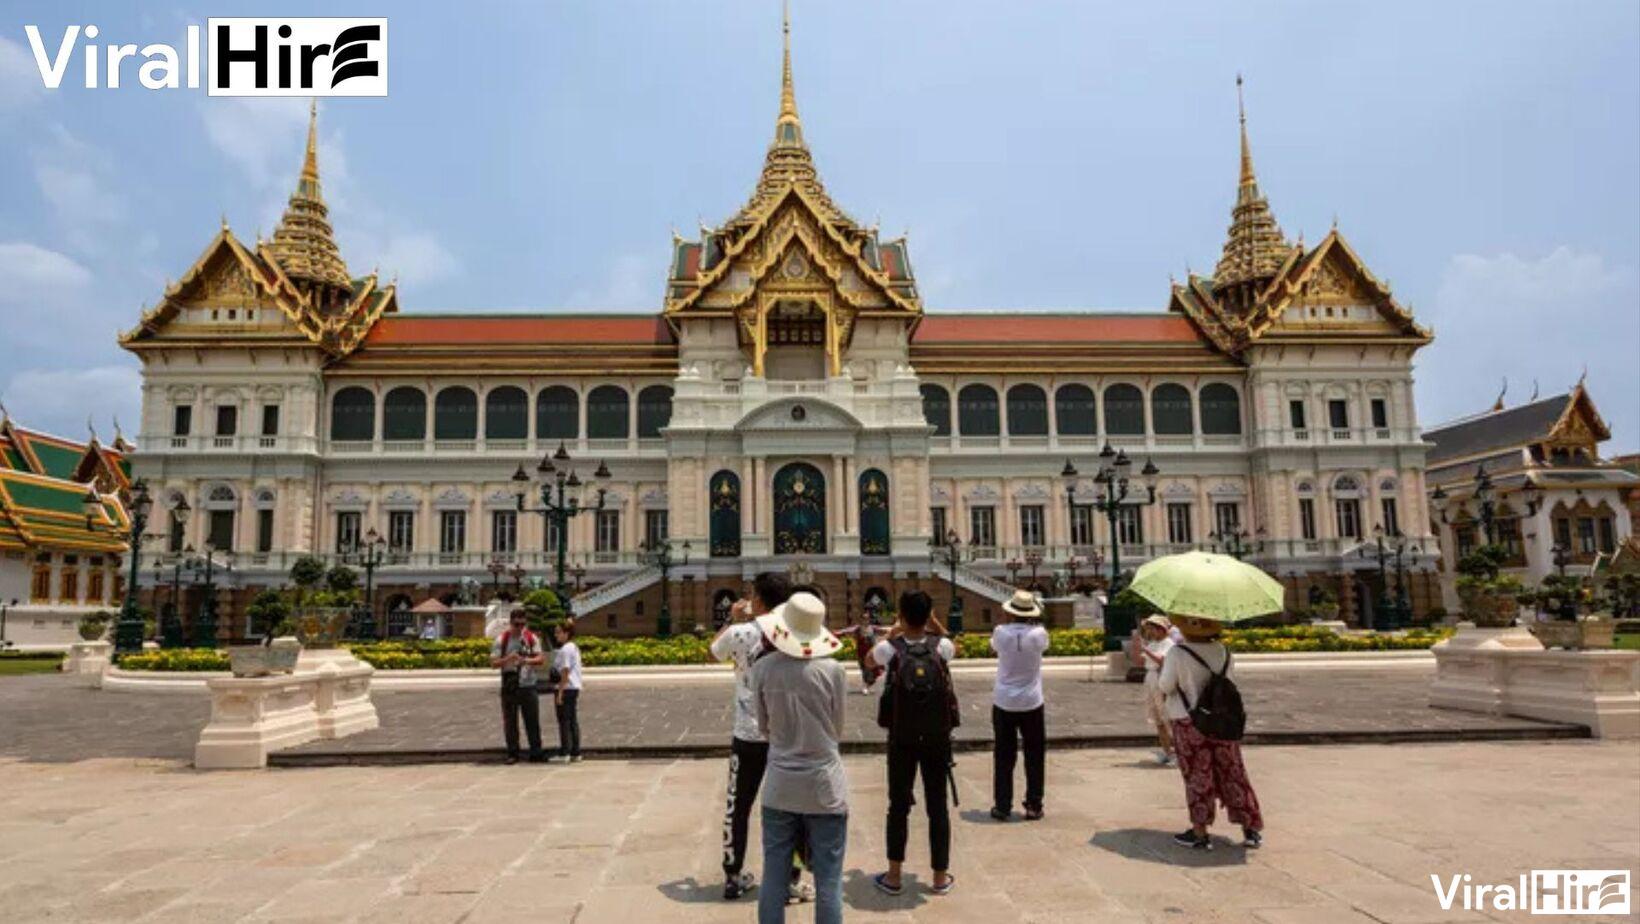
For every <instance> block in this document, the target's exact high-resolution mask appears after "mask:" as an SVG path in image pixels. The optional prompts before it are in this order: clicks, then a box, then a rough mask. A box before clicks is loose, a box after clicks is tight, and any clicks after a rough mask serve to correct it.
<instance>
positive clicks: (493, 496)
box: [484, 488, 518, 508]
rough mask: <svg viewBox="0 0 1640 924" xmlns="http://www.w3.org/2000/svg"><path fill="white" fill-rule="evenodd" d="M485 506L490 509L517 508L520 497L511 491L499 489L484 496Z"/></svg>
mask: <svg viewBox="0 0 1640 924" xmlns="http://www.w3.org/2000/svg"><path fill="white" fill-rule="evenodd" d="M484 506H485V507H489V508H497V507H516V506H518V497H517V495H515V494H513V493H511V492H509V491H506V490H504V489H502V488H497V489H495V490H494V491H491V492H490V493H488V494H486V495H484Z"/></svg>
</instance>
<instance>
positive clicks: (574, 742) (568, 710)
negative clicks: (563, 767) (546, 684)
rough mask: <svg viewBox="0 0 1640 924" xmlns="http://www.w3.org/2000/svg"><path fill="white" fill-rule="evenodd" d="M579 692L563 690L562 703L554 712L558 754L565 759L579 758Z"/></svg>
mask: <svg viewBox="0 0 1640 924" xmlns="http://www.w3.org/2000/svg"><path fill="white" fill-rule="evenodd" d="M580 704H581V691H580V690H565V691H564V701H563V702H561V703H559V704H558V705H557V707H556V709H555V710H554V711H555V712H556V713H557V715H558V753H559V754H562V755H563V756H565V757H580V756H581V714H580V713H579V712H577V711H576V707H578V706H579V705H580Z"/></svg>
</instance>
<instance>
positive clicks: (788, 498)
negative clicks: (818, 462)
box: [774, 462, 826, 555]
mask: <svg viewBox="0 0 1640 924" xmlns="http://www.w3.org/2000/svg"><path fill="white" fill-rule="evenodd" d="M774 553H775V554H776V555H824V554H826V476H825V475H822V474H820V470H819V469H817V468H815V467H814V466H812V465H810V464H809V463H807V462H793V463H791V464H789V465H787V466H786V467H784V468H782V469H781V470H780V471H778V472H775V473H774Z"/></svg>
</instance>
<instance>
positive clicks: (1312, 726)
mask: <svg viewBox="0 0 1640 924" xmlns="http://www.w3.org/2000/svg"><path fill="white" fill-rule="evenodd" d="M1431 677H1432V670H1431V667H1430V666H1429V665H1413V666H1407V665H1398V666H1380V667H1376V668H1369V667H1362V668H1357V667H1349V668H1337V667H1330V668H1320V667H1302V666H1297V665H1293V666H1281V667H1260V668H1259V669H1248V670H1245V671H1243V672H1242V674H1241V676H1240V678H1239V683H1240V686H1241V688H1242V691H1243V694H1244V695H1245V696H1246V699H1247V705H1248V712H1249V716H1250V732H1251V733H1252V734H1254V735H1260V734H1269V735H1274V736H1277V738H1278V740H1279V737H1280V736H1284V735H1305V734H1317V735H1324V736H1337V735H1340V734H1343V735H1346V736H1347V735H1348V734H1351V733H1362V734H1376V733H1397V734H1404V735H1406V736H1408V737H1416V736H1419V735H1435V736H1462V735H1470V736H1473V735H1475V734H1478V733H1479V734H1507V733H1511V732H1517V731H1519V732H1525V733H1528V734H1542V733H1544V732H1545V731H1546V730H1550V729H1553V728H1554V727H1553V726H1548V725H1546V724H1544V723H1539V722H1534V721H1531V720H1528V719H1513V718H1502V717H1493V716H1483V715H1472V714H1468V713H1462V712H1451V711H1447V710H1437V709H1431V708H1429V705H1428V702H1429V694H1428V690H1429V681H1430V678H1431ZM857 681H858V675H857V674H856V673H855V672H854V670H853V668H852V667H851V668H850V682H851V684H853V683H857ZM956 683H957V690H958V696H959V700H960V702H961V703H962V706H963V724H962V727H961V728H960V729H959V730H958V736H959V738H962V739H965V740H969V741H975V742H983V741H985V740H988V739H989V738H990V735H991V724H990V690H991V687H990V679H989V677H988V676H987V675H984V674H975V673H971V672H968V671H964V672H961V673H959V674H957V675H956ZM1046 683H1047V694H1048V704H1049V705H1048V730H1049V734H1050V735H1051V736H1052V737H1054V738H1055V739H1058V740H1061V741H1071V740H1076V739H1083V740H1084V743H1087V741H1088V740H1089V739H1091V740H1093V741H1097V742H1098V743H1106V744H1136V743H1139V742H1140V741H1141V740H1142V739H1144V738H1145V737H1146V736H1148V735H1149V733H1150V732H1149V729H1148V727H1147V726H1146V723H1145V718H1144V712H1143V709H1142V707H1141V695H1142V690H1141V688H1140V685H1138V684H1124V683H1102V682H1092V681H1089V680H1087V679H1086V674H1085V673H1083V672H1081V671H1069V672H1066V671H1055V672H1053V673H1051V674H1050V675H1049V677H1048V679H1047V681H1046ZM587 684H588V686H587V689H586V691H585V692H584V693H583V694H582V700H581V728H582V738H583V741H584V743H585V746H586V747H587V748H588V749H589V750H591V751H592V752H594V753H598V752H603V753H609V752H611V751H614V752H616V753H622V752H624V753H627V754H631V753H633V752H634V751H637V752H642V751H645V750H648V749H656V748H674V747H675V748H684V749H696V748H723V747H726V746H727V744H728V734H729V728H730V727H731V721H730V712H731V696H732V691H731V687H730V684H729V681H728V680H727V678H726V677H725V678H718V679H711V680H708V681H706V682H701V681H689V682H679V683H676V684H672V683H669V682H665V681H656V682H644V683H633V682H629V681H624V680H619V681H618V680H614V679H608V680H606V679H605V678H602V677H595V676H594V677H589V678H588V680H587ZM374 700H375V703H376V708H377V711H378V713H379V714H380V716H381V722H382V727H381V728H379V729H377V730H375V731H372V732H366V733H364V734H360V735H354V736H352V737H350V738H345V739H342V740H339V741H317V742H313V743H311V744H308V745H305V746H303V747H301V748H297V749H295V750H293V751H290V752H284V753H287V754H294V755H303V754H314V753H334V754H365V753H372V752H380V751H397V752H407V751H421V752H426V751H448V752H471V751H475V750H480V749H494V748H498V747H499V745H500V729H499V724H500V723H499V714H500V708H499V706H498V699H497V696H496V694H495V693H494V692H490V691H484V690H459V689H458V690H443V691H436V692H419V693H409V692H378V693H376V694H375V695H374ZM848 706H849V713H848V733H847V739H848V740H849V741H850V742H855V743H875V742H880V741H881V740H882V737H883V733H882V731H881V730H880V729H878V728H877V727H876V708H877V697H876V696H860V695H850V697H849V703H848ZM209 714H210V705H209V701H208V699H207V698H206V697H205V696H204V695H202V694H188V693H161V694H139V693H112V692H107V693H105V692H101V691H97V690H89V689H84V688H81V687H76V686H74V685H73V684H72V683H71V682H70V681H69V679H68V678H66V677H61V676H53V675H40V676H29V677H12V678H6V679H4V680H0V729H4V730H5V733H4V734H0V757H17V758H21V759H24V760H36V761H72V760H81V759H84V758H85V757H87V756H88V755H90V756H98V757H151V758H162V759H183V760H186V759H190V758H191V757H192V755H193V746H194V742H195V740H197V738H198V736H199V730H200V729H201V728H202V727H204V724H205V722H206V720H207V718H208V717H209ZM543 732H544V733H545V735H546V737H547V740H548V742H549V743H551V742H554V741H555V740H556V737H555V736H556V729H555V726H554V725H553V722H552V717H551V710H550V706H549V705H548V704H545V703H544V705H543Z"/></svg>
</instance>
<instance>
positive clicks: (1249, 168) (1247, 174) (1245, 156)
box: [1236, 73, 1258, 186]
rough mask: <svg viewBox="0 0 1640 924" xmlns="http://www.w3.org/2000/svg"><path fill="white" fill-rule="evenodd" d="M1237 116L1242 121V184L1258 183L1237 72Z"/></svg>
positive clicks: (1245, 109) (1245, 103) (1239, 78)
mask: <svg viewBox="0 0 1640 924" xmlns="http://www.w3.org/2000/svg"><path fill="white" fill-rule="evenodd" d="M1236 118H1237V119H1238V120H1239V121H1240V122H1241V185H1243V186H1252V185H1255V184H1257V183H1258V180H1257V179H1256V178H1255V177H1254V176H1253V148H1252V145H1250V144H1248V143H1247V102H1246V100H1245V98H1244V97H1243V96H1242V91H1241V74H1240V73H1237V74H1236Z"/></svg>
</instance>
